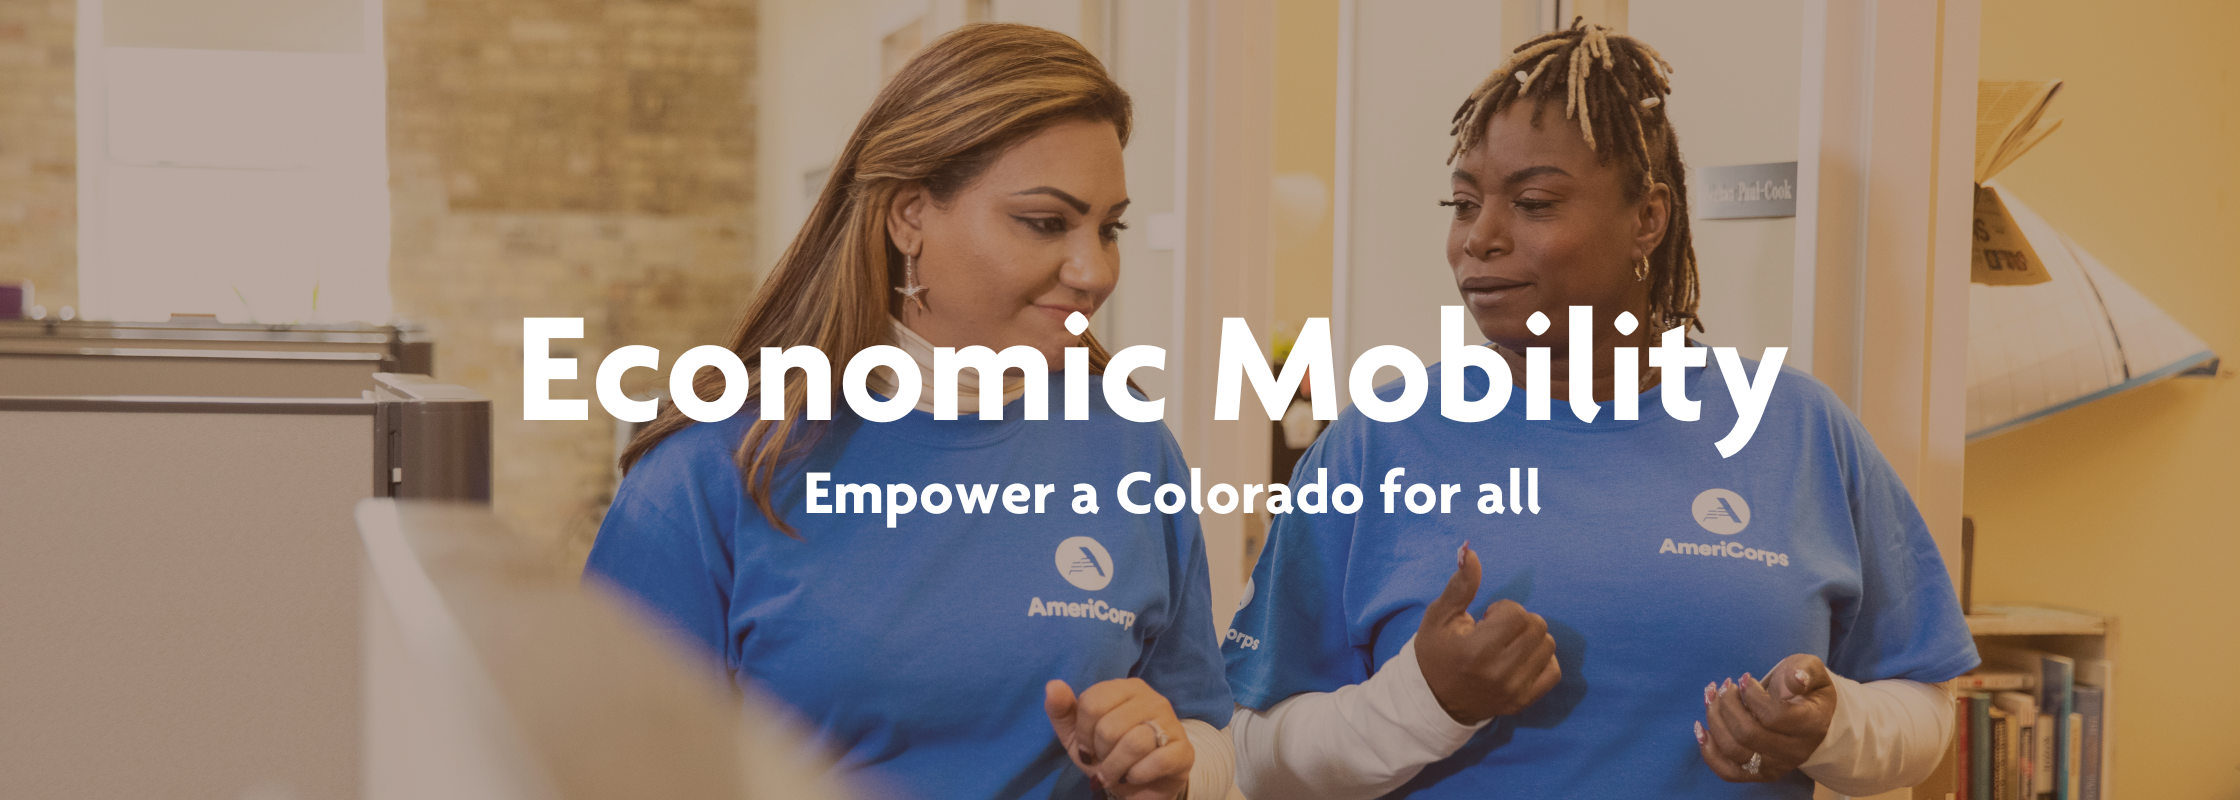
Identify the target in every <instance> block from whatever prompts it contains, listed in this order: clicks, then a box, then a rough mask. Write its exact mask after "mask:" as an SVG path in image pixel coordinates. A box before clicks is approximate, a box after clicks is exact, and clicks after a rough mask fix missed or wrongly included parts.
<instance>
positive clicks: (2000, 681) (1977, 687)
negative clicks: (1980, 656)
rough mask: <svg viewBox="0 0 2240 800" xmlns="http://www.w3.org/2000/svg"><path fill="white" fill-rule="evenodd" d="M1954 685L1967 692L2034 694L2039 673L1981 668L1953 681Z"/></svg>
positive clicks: (2035, 671)
mask: <svg viewBox="0 0 2240 800" xmlns="http://www.w3.org/2000/svg"><path fill="white" fill-rule="evenodd" d="M1952 685H1953V687H1954V688H1957V689H1960V690H1961V691H1967V692H2015V691H2022V692H2034V691H2037V689H2038V671H2037V670H2035V669H2033V670H2028V671H2024V670H2018V669H1986V668H1980V667H1979V668H1977V669H1973V670H1969V671H1968V673H1967V674H1965V675H1962V676H1960V677H1957V678H1954V679H1952Z"/></svg>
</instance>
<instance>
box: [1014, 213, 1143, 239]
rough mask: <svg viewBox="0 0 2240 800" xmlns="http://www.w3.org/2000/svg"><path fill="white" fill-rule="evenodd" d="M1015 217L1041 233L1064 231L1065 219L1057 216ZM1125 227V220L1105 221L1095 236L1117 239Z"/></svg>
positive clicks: (1061, 232)
mask: <svg viewBox="0 0 2240 800" xmlns="http://www.w3.org/2000/svg"><path fill="white" fill-rule="evenodd" d="M1016 219H1018V220H1019V221H1020V222H1024V223H1026V224H1027V227H1030V228H1033V229H1035V230H1036V231H1037V232H1040V233H1043V234H1047V235H1052V236H1056V235H1060V234H1063V233H1065V232H1066V231H1065V220H1063V219H1060V218H1058V217H1017V218H1016ZM1127 229H1128V223H1125V222H1113V223H1107V224H1105V225H1103V226H1101V227H1100V229H1099V230H1098V231H1097V236H1098V237H1099V238H1102V239H1104V240H1105V241H1107V242H1111V241H1117V240H1119V238H1120V232H1121V231H1124V230H1127Z"/></svg>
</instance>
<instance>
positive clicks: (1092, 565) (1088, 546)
mask: <svg viewBox="0 0 2240 800" xmlns="http://www.w3.org/2000/svg"><path fill="white" fill-rule="evenodd" d="M1057 561H1058V574H1059V575H1062V576H1064V577H1065V579H1066V582H1067V583H1070V584H1073V586H1074V588H1076V589H1083V590H1086V591H1091V592H1094V591H1097V590H1098V589H1102V588H1104V587H1106V586H1109V585H1111V584H1112V570H1113V567H1114V565H1113V563H1112V554H1111V553H1109V552H1106V551H1105V549H1104V545H1101V544H1098V543H1097V540H1095V539H1091V538H1089V537H1087V536H1075V537H1073V538H1071V539H1067V540H1065V541H1063V542H1059V543H1058V557H1057Z"/></svg>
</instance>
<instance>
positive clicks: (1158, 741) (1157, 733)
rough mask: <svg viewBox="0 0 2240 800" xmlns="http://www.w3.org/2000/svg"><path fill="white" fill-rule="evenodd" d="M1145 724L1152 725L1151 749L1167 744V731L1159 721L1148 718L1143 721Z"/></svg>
mask: <svg viewBox="0 0 2240 800" xmlns="http://www.w3.org/2000/svg"><path fill="white" fill-rule="evenodd" d="M1143 724H1145V725H1149V726H1151V736H1152V739H1151V742H1152V744H1151V749H1153V750H1157V749H1159V748H1161V747H1165V746H1167V732H1166V730H1164V729H1162V728H1160V727H1159V723H1156V722H1152V721H1151V720H1148V719H1147V720H1144V721H1143Z"/></svg>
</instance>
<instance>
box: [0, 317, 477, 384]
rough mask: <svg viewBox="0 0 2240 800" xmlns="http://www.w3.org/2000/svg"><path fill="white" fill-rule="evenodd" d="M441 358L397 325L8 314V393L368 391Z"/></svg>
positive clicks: (1, 325)
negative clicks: (385, 377)
mask: <svg viewBox="0 0 2240 800" xmlns="http://www.w3.org/2000/svg"><path fill="white" fill-rule="evenodd" d="M434 361H435V350H434V347H433V345H432V344H431V343H429V342H427V341H426V340H425V339H423V338H421V337H420V336H419V334H418V333H417V332H416V331H414V330H412V329H409V328H398V327H392V326H375V325H241V324H224V323H218V322H209V321H201V322H153V323H124V322H86V321H82V320H73V321H69V322H64V321H61V320H46V321H31V320H0V397H14V396H45V397H55V396H61V397H110V396H135V397H170V396H191V397H359V396H361V394H362V393H363V392H364V391H365V390H366V389H368V388H370V387H368V386H367V384H366V381H367V380H368V378H369V376H371V375H372V374H374V373H376V372H391V373H409V374H420V375H427V374H432V373H433V372H434V368H435V366H434Z"/></svg>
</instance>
